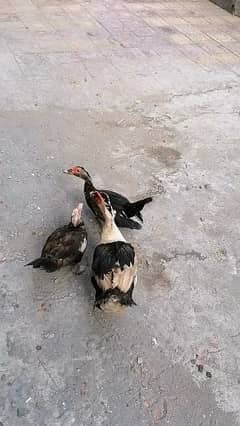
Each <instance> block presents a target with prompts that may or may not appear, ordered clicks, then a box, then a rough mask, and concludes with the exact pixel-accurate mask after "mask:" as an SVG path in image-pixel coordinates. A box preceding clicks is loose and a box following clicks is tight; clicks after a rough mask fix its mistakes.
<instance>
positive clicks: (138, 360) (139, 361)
mask: <svg viewBox="0 0 240 426" xmlns="http://www.w3.org/2000/svg"><path fill="white" fill-rule="evenodd" d="M137 363H138V365H142V363H143V359H142V358H141V357H138V358H137Z"/></svg>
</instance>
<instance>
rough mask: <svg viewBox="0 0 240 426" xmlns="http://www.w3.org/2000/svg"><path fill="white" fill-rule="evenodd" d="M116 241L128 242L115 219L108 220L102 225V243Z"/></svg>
mask: <svg viewBox="0 0 240 426" xmlns="http://www.w3.org/2000/svg"><path fill="white" fill-rule="evenodd" d="M114 241H126V240H125V238H124V236H123V235H122V233H121V231H120V229H119V228H118V227H117V225H116V223H115V221H114V219H113V218H111V219H110V218H106V219H105V222H104V224H103V225H102V232H101V243H103V244H104V243H112V242H114Z"/></svg>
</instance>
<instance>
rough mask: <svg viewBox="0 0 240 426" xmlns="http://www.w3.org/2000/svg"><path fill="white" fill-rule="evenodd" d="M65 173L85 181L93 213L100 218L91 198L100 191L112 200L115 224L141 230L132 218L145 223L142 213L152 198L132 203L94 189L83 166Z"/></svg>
mask: <svg viewBox="0 0 240 426" xmlns="http://www.w3.org/2000/svg"><path fill="white" fill-rule="evenodd" d="M64 173H67V174H69V175H73V176H77V177H80V178H81V179H83V180H84V181H85V183H84V194H85V198H86V201H87V204H88V206H89V207H90V209H91V210H92V211H93V213H94V214H95V216H97V217H98V209H96V206H95V201H94V199H93V198H91V196H90V193H91V192H92V191H99V192H100V193H102V192H104V193H105V194H107V195H108V196H109V198H110V203H111V205H112V207H113V210H115V212H116V215H115V222H116V225H117V226H119V227H120V228H131V229H140V228H141V225H140V223H138V222H136V221H135V220H132V219H131V217H134V216H136V217H137V218H138V219H139V220H140V221H141V222H143V218H142V214H141V211H142V209H143V207H144V206H145V204H147V203H150V202H151V201H152V197H148V198H144V199H142V200H139V201H136V202H134V203H131V202H130V201H129V200H128V199H127V198H126V197H124V196H123V195H121V194H119V193H117V192H114V191H109V190H105V189H101V190H98V189H96V188H95V187H94V185H93V182H92V178H91V176H90V174H89V173H88V172H87V170H85V169H84V167H81V166H73V167H71V168H70V169H68V170H64Z"/></svg>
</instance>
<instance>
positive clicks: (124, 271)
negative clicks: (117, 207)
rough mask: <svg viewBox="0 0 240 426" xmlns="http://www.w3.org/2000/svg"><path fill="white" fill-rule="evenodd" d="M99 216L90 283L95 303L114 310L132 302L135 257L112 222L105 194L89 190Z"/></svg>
mask: <svg viewBox="0 0 240 426" xmlns="http://www.w3.org/2000/svg"><path fill="white" fill-rule="evenodd" d="M91 197H92V198H93V199H94V201H95V204H96V206H97V208H98V209H99V211H100V217H101V225H102V227H101V238H100V243H99V244H98V245H97V247H96V248H95V251H94V254H93V262H92V271H93V276H92V283H93V286H94V288H95V290H96V302H95V305H96V306H97V307H98V308H100V309H102V310H104V311H111V312H114V311H115V312H116V311H119V310H120V309H121V308H122V307H123V306H131V305H135V302H134V300H133V298H132V294H133V290H134V287H135V285H136V283H137V258H136V254H135V250H134V247H133V246H132V245H131V244H129V243H128V242H126V240H125V238H124V237H123V235H122V233H121V231H120V230H119V229H118V227H117V225H116V224H115V222H114V211H113V209H112V206H111V203H110V200H109V197H108V195H107V194H104V193H100V192H96V191H95V192H92V193H91Z"/></svg>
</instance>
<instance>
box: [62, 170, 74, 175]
mask: <svg viewBox="0 0 240 426" xmlns="http://www.w3.org/2000/svg"><path fill="white" fill-rule="evenodd" d="M63 173H66V174H67V175H71V174H72V170H71V169H68V170H67V169H64V170H63Z"/></svg>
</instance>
